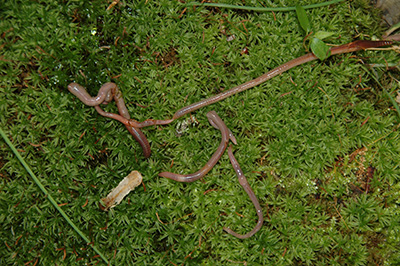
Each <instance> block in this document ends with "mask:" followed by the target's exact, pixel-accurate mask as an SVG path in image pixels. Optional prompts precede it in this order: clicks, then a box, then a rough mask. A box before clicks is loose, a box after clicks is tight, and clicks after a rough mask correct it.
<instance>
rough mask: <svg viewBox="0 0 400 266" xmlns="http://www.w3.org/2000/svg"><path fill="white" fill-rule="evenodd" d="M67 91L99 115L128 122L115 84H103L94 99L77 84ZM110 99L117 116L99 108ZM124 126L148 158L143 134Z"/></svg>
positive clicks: (149, 151) (129, 126) (122, 101)
mask: <svg viewBox="0 0 400 266" xmlns="http://www.w3.org/2000/svg"><path fill="white" fill-rule="evenodd" d="M68 90H69V91H70V92H71V93H72V94H74V95H75V96H76V97H78V99H79V100H81V101H82V102H83V103H84V104H86V105H89V106H94V107H95V109H96V111H97V112H98V113H99V114H100V115H102V116H105V117H109V118H113V119H116V120H118V121H120V122H122V123H124V122H126V121H130V115H129V112H128V109H127V108H126V106H125V102H124V99H123V98H122V94H121V91H120V90H119V89H118V86H117V85H116V84H115V83H112V82H108V83H105V84H104V85H103V86H102V87H101V88H100V90H99V92H98V94H97V96H95V97H91V96H90V95H89V93H87V91H86V90H85V88H84V87H82V86H81V85H79V84H77V83H71V84H69V85H68ZM112 99H114V100H115V102H116V104H117V107H118V112H119V113H120V114H119V115H118V114H112V113H108V112H105V111H103V110H102V109H101V108H100V106H99V105H100V104H102V103H103V104H107V103H109V102H110V101H111V100H112ZM124 125H125V127H126V128H127V129H128V131H129V133H131V135H132V136H133V137H134V138H135V139H136V140H137V142H139V144H140V146H141V147H142V150H143V155H144V157H146V158H148V157H150V154H151V149H150V144H149V141H148V140H147V138H146V136H145V135H144V134H143V132H142V131H141V130H140V129H139V128H137V127H134V126H131V125H130V124H126V123H124Z"/></svg>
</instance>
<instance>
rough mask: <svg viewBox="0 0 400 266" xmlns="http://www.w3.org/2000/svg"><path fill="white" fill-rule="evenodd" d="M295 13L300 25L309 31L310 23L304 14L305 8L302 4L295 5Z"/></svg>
mask: <svg viewBox="0 0 400 266" xmlns="http://www.w3.org/2000/svg"><path fill="white" fill-rule="evenodd" d="M296 14H297V18H298V20H299V22H300V26H301V27H302V28H303V30H304V31H305V32H306V33H309V32H310V31H311V25H310V21H309V20H308V17H307V14H306V10H305V9H304V8H303V7H302V6H299V5H296Z"/></svg>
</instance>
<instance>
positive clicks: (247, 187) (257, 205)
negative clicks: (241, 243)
mask: <svg viewBox="0 0 400 266" xmlns="http://www.w3.org/2000/svg"><path fill="white" fill-rule="evenodd" d="M228 156H229V160H230V161H231V164H232V166H233V169H235V172H236V175H237V177H238V179H239V184H240V185H241V186H242V187H243V189H244V191H246V193H247V195H249V197H250V199H251V201H252V202H253V204H254V207H255V208H256V211H257V215H258V222H257V224H256V226H255V227H254V228H253V230H251V231H250V232H248V233H247V234H244V235H241V234H238V233H236V232H235V231H233V230H232V229H230V228H228V227H224V230H225V231H226V232H227V233H229V234H231V235H233V236H236V237H237V238H240V239H245V238H249V237H251V236H253V235H254V234H255V233H257V232H258V231H259V230H260V229H261V227H262V225H263V222H264V217H263V214H262V210H261V206H260V203H259V202H258V199H257V197H256V195H255V194H254V192H253V190H252V189H251V187H250V184H249V182H247V179H246V177H245V176H244V174H243V171H242V169H241V168H240V165H239V163H238V161H237V160H236V158H235V156H234V155H233V152H232V145H230V146H229V148H228Z"/></svg>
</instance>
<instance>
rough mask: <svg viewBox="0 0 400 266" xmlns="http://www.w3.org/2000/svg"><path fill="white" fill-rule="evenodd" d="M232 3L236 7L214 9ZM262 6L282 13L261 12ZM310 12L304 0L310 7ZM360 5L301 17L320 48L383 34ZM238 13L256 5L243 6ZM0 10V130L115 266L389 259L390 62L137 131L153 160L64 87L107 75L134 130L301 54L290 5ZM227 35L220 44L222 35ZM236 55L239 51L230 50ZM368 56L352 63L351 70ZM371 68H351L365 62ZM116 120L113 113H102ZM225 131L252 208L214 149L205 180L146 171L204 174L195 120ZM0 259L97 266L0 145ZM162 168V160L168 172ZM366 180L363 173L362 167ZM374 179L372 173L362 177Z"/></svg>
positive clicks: (270, 87) (200, 131) (309, 71)
mask: <svg viewBox="0 0 400 266" xmlns="http://www.w3.org/2000/svg"><path fill="white" fill-rule="evenodd" d="M224 2H226V3H228V4H235V2H234V1H224ZM270 2H271V1H267V2H266V3H264V4H265V5H266V6H294V5H295V4H296V3H297V1H283V0H282V1H278V2H277V1H274V3H273V4H272V3H270ZM317 2H319V1H305V3H304V4H314V3H317ZM368 3H369V1H362V0H357V1H352V2H345V3H341V4H337V5H334V6H330V7H325V8H318V9H308V10H306V14H307V15H308V16H309V19H310V22H311V24H312V27H313V29H314V30H315V31H329V32H334V33H335V34H334V35H333V36H332V37H331V38H330V39H327V40H324V41H326V42H327V43H333V44H343V43H347V42H350V41H352V40H353V38H354V37H356V36H357V38H361V39H370V38H372V36H378V37H379V36H380V34H381V32H382V31H383V29H382V28H381V27H380V26H379V25H380V21H379V16H378V14H377V13H376V11H373V12H372V13H371V12H370V11H371V10H373V9H372V8H371V7H370V6H369V4H368ZM245 4H246V5H253V6H260V3H259V2H258V1H246V3H245ZM108 5H109V3H108V2H106V1H64V2H62V1H5V2H4V3H2V4H0V15H1V16H0V17H1V20H0V33H1V37H2V38H1V39H0V47H1V49H0V59H1V60H0V71H1V75H0V113H1V115H0V125H1V128H2V129H4V131H6V133H7V135H8V136H9V137H10V138H11V139H12V141H13V143H14V145H15V146H16V147H17V149H18V150H19V151H20V152H21V154H22V156H23V157H24V158H25V159H26V161H27V162H28V163H29V165H30V166H31V167H32V169H33V170H34V172H35V173H36V174H37V175H38V176H39V177H40V179H41V181H42V182H43V184H44V185H45V187H46V188H47V189H48V190H49V191H50V193H51V194H52V195H53V197H54V198H55V199H56V201H57V202H58V203H59V204H66V205H63V207H62V208H63V210H64V211H65V212H66V213H67V214H68V215H69V217H70V218H71V219H72V220H73V221H74V222H75V223H76V224H77V225H78V226H79V228H80V229H81V230H82V231H83V232H85V234H86V235H88V236H89V238H90V240H92V241H93V243H95V245H96V246H97V247H98V248H99V249H100V250H101V251H102V252H103V253H104V254H105V255H106V257H107V258H108V259H109V260H111V263H112V264H114V265H122V264H123V265H133V264H134V263H136V264H139V265H142V264H151V265H166V264H170V263H174V264H176V265H180V264H185V265H200V264H201V265H225V264H226V265H230V264H236V263H239V262H240V263H244V262H246V263H247V264H248V265H289V264H295V265H368V264H379V265H382V264H386V265H390V264H392V265H394V264H396V263H399V261H400V258H399V255H398V254H399V242H400V239H399V237H398V234H397V231H398V230H399V228H398V225H399V218H398V217H399V207H398V203H399V201H398V197H399V193H400V187H399V180H400V178H399V176H400V175H399V174H400V172H399V169H400V168H399V160H398V154H399V152H400V144H399V143H400V142H399V133H398V123H399V116H398V114H397V113H396V111H395V109H394V107H393V106H392V103H391V101H390V100H389V98H388V97H387V95H386V94H385V91H383V90H382V88H381V87H380V86H378V84H377V83H376V82H375V80H374V79H372V78H371V76H370V74H369V73H368V72H366V69H370V70H369V71H370V72H371V73H372V74H373V75H374V76H375V77H376V78H377V79H378V80H379V81H380V82H381V83H382V84H383V86H384V87H385V88H386V90H387V91H388V92H389V93H391V95H392V96H393V97H395V96H396V94H397V91H398V84H397V83H396V82H395V80H398V79H399V77H398V71H397V70H396V69H394V70H387V69H386V68H385V66H386V64H388V65H390V66H393V65H394V66H396V65H397V66H398V64H399V58H398V54H396V53H395V52H393V51H361V52H357V53H354V54H351V55H349V54H347V55H338V56H334V57H330V58H328V59H327V60H325V61H324V62H319V61H315V62H312V63H308V64H305V65H303V66H299V67H297V68H294V69H292V70H290V71H288V72H287V73H284V74H282V75H280V76H278V77H276V78H274V79H272V80H270V81H268V82H267V83H264V84H262V85H259V86H257V87H255V88H253V89H251V90H248V91H245V92H243V93H240V94H238V95H235V96H233V97H231V98H228V99H226V100H224V101H222V102H220V103H216V104H214V105H212V106H209V107H205V108H203V109H200V110H198V111H196V112H195V113H193V114H192V116H193V118H195V119H196V120H197V123H190V125H189V127H188V128H187V129H186V130H185V131H184V132H183V133H182V134H181V135H180V136H177V134H176V130H177V128H178V127H179V125H178V123H179V122H183V121H189V122H190V121H191V120H189V116H186V117H183V118H181V119H180V120H179V121H176V122H174V123H172V124H170V125H168V126H164V127H153V128H145V129H144V130H143V131H144V133H145V134H146V136H147V137H148V139H149V141H150V143H151V146H152V152H153V154H152V156H151V158H149V159H145V158H144V157H143V155H142V152H141V150H140V146H139V145H138V144H137V143H136V142H135V140H134V139H133V138H132V137H131V136H129V135H128V132H127V131H126V129H125V128H124V127H123V126H122V125H121V124H120V123H118V122H116V121H111V120H109V119H106V118H103V117H101V116H99V115H98V114H97V113H96V111H95V110H94V108H90V107H88V106H85V105H84V104H82V103H81V102H79V100H78V99H77V98H75V97H74V96H73V95H71V94H70V93H69V92H68V90H67V85H68V84H69V83H70V82H72V81H75V82H78V83H80V84H82V85H84V86H86V87H87V88H88V91H89V93H90V94H92V95H95V94H96V93H97V91H98V88H99V87H100V86H101V84H103V83H105V82H109V81H112V82H116V83H117V84H118V85H119V86H120V88H121V91H122V93H123V96H124V99H125V101H126V103H127V107H128V109H129V111H130V113H131V116H132V117H134V118H135V119H137V120H145V119H147V118H154V119H164V118H170V117H171V116H172V115H173V113H174V112H175V111H176V110H178V109H179V108H181V107H183V106H186V105H187V104H190V103H193V102H196V101H198V100H200V99H203V98H205V97H209V96H211V95H215V94H216V93H218V92H220V91H222V90H227V89H229V88H232V87H234V86H236V85H238V84H241V83H243V82H245V81H248V80H250V79H253V78H255V77H258V76H260V75H262V74H263V73H265V72H266V71H268V70H270V69H272V68H274V67H277V66H279V65H280V64H282V63H284V62H286V61H288V60H290V59H293V58H296V57H298V56H300V55H303V54H305V53H306V51H305V49H304V47H303V38H304V37H305V36H304V32H303V30H302V29H301V28H300V25H299V23H298V21H297V19H296V15H295V13H294V12H286V13H284V12H276V13H270V12H266V13H256V12H249V11H243V10H228V9H223V8H215V7H207V8H206V7H197V8H192V7H190V8H187V9H186V10H185V9H184V7H183V6H182V5H181V4H179V3H178V2H175V1H145V0H142V1H136V2H135V3H127V2H126V1H122V2H121V3H120V4H117V5H116V6H114V7H113V8H112V9H111V10H108V11H107V10H106V9H107V7H108ZM232 36H234V37H235V38H234V39H233V40H232V41H227V37H232ZM244 48H247V50H248V54H246V53H242V50H243V49H244ZM363 63H365V64H366V65H363ZM374 64H375V66H379V65H380V66H381V67H373V68H366V66H368V65H374ZM104 108H105V109H106V110H110V111H113V112H115V111H116V107H115V106H114V105H113V103H112V104H110V105H109V106H105V107H104ZM210 110H216V111H217V113H218V114H219V115H220V116H221V117H222V119H223V120H224V121H225V123H226V124H227V126H228V127H229V128H230V129H231V130H232V132H233V133H234V134H235V136H236V138H237V140H238V145H236V146H235V147H234V152H235V156H236V158H237V159H238V161H239V163H240V164H241V166H242V169H243V170H244V172H245V173H246V176H247V178H248V180H249V182H250V184H251V186H252V187H253V190H254V192H255V194H256V195H257V197H258V198H259V200H260V203H261V206H262V207H263V212H264V218H265V224H264V226H263V228H262V229H261V230H260V232H259V233H257V234H256V235H255V236H253V237H252V238H250V239H248V240H239V239H235V238H233V237H232V236H230V235H227V234H226V233H224V232H223V230H222V227H223V226H227V225H229V226H230V227H231V228H233V229H234V230H237V231H238V232H241V233H245V232H247V231H249V230H251V228H252V227H253V226H254V225H255V223H256V217H257V216H256V212H255V210H254V207H253V206H252V204H251V201H250V200H249V199H248V196H247V194H246V193H245V192H244V191H243V190H242V188H241V187H240V185H239V184H238V182H237V177H236V176H235V173H234V171H233V169H232V167H231V165H230V163H229V160H228V156H227V154H224V155H223V157H222V159H221V160H220V161H219V163H218V164H217V165H216V167H214V169H213V170H211V172H210V173H209V174H208V175H207V176H206V177H205V178H204V180H202V181H197V182H194V183H191V184H181V183H177V182H173V181H171V180H168V179H163V178H160V177H158V176H157V174H158V173H159V172H162V171H165V170H170V171H174V172H181V173H190V172H195V171H197V170H198V169H199V168H200V167H202V166H203V165H204V164H205V162H207V160H208V158H209V157H210V156H211V155H212V154H213V152H214V151H215V149H216V148H217V146H218V145H219V142H220V137H221V136H220V132H219V131H217V130H216V129H214V128H213V127H212V126H210V124H209V123H208V121H207V119H206V117H205V114H206V113H207V112H208V111H210ZM0 147H1V149H0V167H1V173H0V176H1V177H2V183H1V185H0V188H1V190H0V191H1V193H0V224H1V229H0V238H1V239H2V240H3V243H2V244H1V245H2V247H3V248H1V249H0V264H2V265H11V264H15V265H22V264H26V263H29V262H31V264H34V263H35V262H36V261H38V263H39V264H41V265H52V264H65V265H67V264H68V265H72V264H77V263H79V264H85V263H88V264H89V263H91V264H95V263H102V262H101V261H100V258H98V257H97V256H96V254H95V253H94V251H93V250H92V249H90V248H89V247H88V246H87V245H86V244H85V242H84V241H83V240H82V239H80V238H79V237H78V235H77V234H76V233H75V232H74V231H73V230H72V228H69V227H68V226H66V225H65V224H66V223H65V221H64V220H63V219H62V217H61V216H60V215H59V214H58V213H57V212H56V210H55V209H54V208H53V207H51V205H50V204H49V202H48V201H47V200H46V198H44V197H43V195H42V194H41V192H40V190H39V188H37V187H36V185H34V183H33V182H32V181H31V179H30V178H29V176H28V175H27V173H26V172H25V170H24V169H23V168H22V166H21V165H20V164H19V162H18V161H17V159H16V158H15V157H14V156H13V155H12V154H11V152H10V151H9V149H8V147H7V146H6V144H5V142H3V141H1V142H0ZM171 165H172V167H171ZM371 169H372V170H371ZM132 170H138V171H139V172H141V173H142V174H143V176H144V184H145V187H143V186H142V187H138V188H137V189H136V190H135V191H134V192H133V193H131V194H129V196H128V198H127V199H125V200H124V201H123V202H122V203H121V204H120V205H118V206H117V207H115V208H114V209H112V210H111V211H110V212H109V213H105V212H102V211H100V210H99V208H98V202H99V200H100V199H101V198H102V197H104V196H105V195H107V193H108V192H109V191H110V190H111V189H112V188H113V187H115V186H116V185H117V184H118V183H119V181H120V180H121V179H122V178H123V177H124V176H126V175H127V173H129V172H130V171H132ZM371 173H372V174H371Z"/></svg>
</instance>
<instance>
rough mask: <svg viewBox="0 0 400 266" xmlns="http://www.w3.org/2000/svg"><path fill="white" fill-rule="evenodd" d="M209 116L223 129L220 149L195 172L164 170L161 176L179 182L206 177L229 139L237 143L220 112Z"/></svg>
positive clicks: (217, 127) (215, 124) (213, 112)
mask: <svg viewBox="0 0 400 266" xmlns="http://www.w3.org/2000/svg"><path fill="white" fill-rule="evenodd" d="M207 118H208V121H209V122H210V124H211V125H212V126H213V127H215V128H216V129H219V130H220V131H221V135H222V139H221V144H220V145H219V146H218V149H217V150H216V151H215V153H214V154H213V156H211V158H210V160H208V162H207V163H206V165H205V166H204V167H203V168H201V169H200V170H199V171H197V172H196V173H193V174H188V175H180V174H175V173H171V172H162V173H159V174H158V175H159V176H161V177H166V178H169V179H172V180H175V181H178V182H193V181H196V180H198V179H200V178H202V177H204V176H205V175H206V174H207V173H208V172H209V171H210V170H211V169H212V168H213V167H214V165H215V164H216V163H217V162H218V160H219V159H220V158H221V156H222V154H223V153H224V151H225V149H226V147H227V146H228V142H229V139H231V141H232V142H233V143H234V144H236V139H235V137H234V136H233V134H232V132H231V131H230V130H229V129H228V127H227V126H226V125H225V123H224V121H222V119H221V118H220V117H219V116H218V114H217V113H216V112H215V111H210V112H208V113H207Z"/></svg>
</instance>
